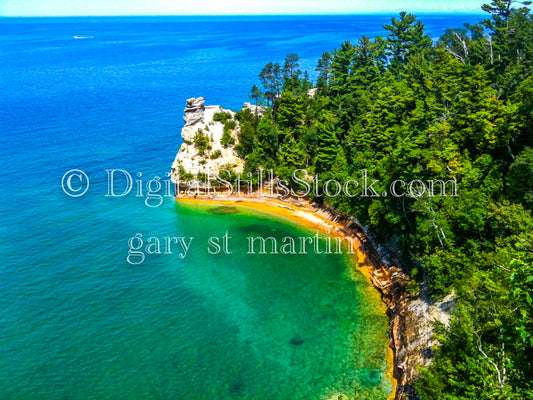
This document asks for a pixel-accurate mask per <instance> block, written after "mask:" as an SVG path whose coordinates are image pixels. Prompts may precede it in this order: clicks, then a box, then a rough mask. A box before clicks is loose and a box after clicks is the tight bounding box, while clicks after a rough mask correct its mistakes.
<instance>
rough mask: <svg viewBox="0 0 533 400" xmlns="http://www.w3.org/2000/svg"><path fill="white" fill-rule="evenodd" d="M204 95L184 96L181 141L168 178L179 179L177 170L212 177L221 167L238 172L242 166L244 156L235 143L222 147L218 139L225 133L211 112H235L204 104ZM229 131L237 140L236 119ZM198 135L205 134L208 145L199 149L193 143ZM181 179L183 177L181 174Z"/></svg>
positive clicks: (237, 128) (220, 122)
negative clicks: (237, 150) (233, 126)
mask: <svg viewBox="0 0 533 400" xmlns="http://www.w3.org/2000/svg"><path fill="white" fill-rule="evenodd" d="M204 103H205V100H204V98H203V97H198V98H191V99H188V100H187V106H186V108H185V115H184V117H183V119H184V120H185V126H184V127H183V129H182V130H181V137H182V138H183V144H182V145H181V147H180V149H179V152H178V154H177V155H176V159H175V160H174V162H173V163H172V175H171V180H172V181H173V182H174V183H176V182H178V176H179V174H180V172H181V173H182V174H183V173H184V172H185V173H187V174H191V175H194V176H197V175H198V173H203V174H207V173H209V174H210V176H212V177H215V176H217V175H218V173H219V171H220V170H221V169H228V168H231V169H233V171H235V172H237V173H240V172H242V170H243V166H244V160H243V159H241V158H240V157H239V156H238V155H237V153H236V152H235V145H231V144H230V145H228V146H227V147H224V146H223V145H222V143H221V140H222V136H223V134H224V123H223V122H222V121H215V120H214V119H213V117H214V115H215V114H217V113H222V112H225V113H229V114H230V115H231V117H232V118H234V117H235V113H234V112H233V111H231V110H224V109H223V108H222V107H220V106H205V105H204ZM235 123H236V126H235V128H234V129H233V130H232V131H231V133H230V134H231V137H232V138H233V140H234V141H235V144H238V133H239V131H240V126H239V122H238V121H235ZM197 135H204V136H205V137H207V140H208V144H207V149H204V150H203V151H202V149H199V146H198V144H197V143H195V137H198V136H197ZM180 180H183V177H181V178H180Z"/></svg>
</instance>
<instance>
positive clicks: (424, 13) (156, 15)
mask: <svg viewBox="0 0 533 400" xmlns="http://www.w3.org/2000/svg"><path fill="white" fill-rule="evenodd" d="M403 11H405V12H407V13H409V14H413V15H415V16H416V15H417V14H420V15H480V16H484V15H485V13H484V12H483V11H480V12H472V11H454V12H450V11H422V10H420V11H407V10H402V11H380V12H357V13H307V14H302V13H289V14H229V13H228V14H87V15H85V14H72V15H0V19H2V18H6V19H7V18H131V17H313V16H315V17H319V16H332V17H334V16H357V15H384V16H387V15H397V14H399V13H400V12H403Z"/></svg>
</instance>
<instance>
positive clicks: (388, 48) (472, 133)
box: [236, 0, 533, 400]
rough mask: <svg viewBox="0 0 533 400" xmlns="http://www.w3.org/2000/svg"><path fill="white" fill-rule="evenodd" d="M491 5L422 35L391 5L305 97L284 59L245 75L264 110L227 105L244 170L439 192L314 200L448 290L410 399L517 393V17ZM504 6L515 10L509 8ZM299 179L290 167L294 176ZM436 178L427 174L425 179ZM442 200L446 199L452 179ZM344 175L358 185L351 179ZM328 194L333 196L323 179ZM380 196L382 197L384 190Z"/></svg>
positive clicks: (527, 295)
mask: <svg viewBox="0 0 533 400" xmlns="http://www.w3.org/2000/svg"><path fill="white" fill-rule="evenodd" d="M526 5H527V4H525V3H515V2H512V1H507V0H495V1H492V2H491V3H490V4H488V5H484V6H483V10H485V11H486V12H487V13H488V18H487V19H486V20H484V21H482V22H480V23H479V24H477V25H465V26H464V27H463V28H461V29H457V28H455V29H449V30H447V31H446V33H445V34H444V35H443V36H442V37H441V38H440V40H439V41H438V43H436V45H433V44H432V41H431V39H430V38H429V36H427V35H426V34H425V32H424V26H423V24H422V23H421V22H420V21H417V20H416V18H415V17H414V16H413V15H411V14H408V13H406V12H402V13H400V16H399V18H393V19H392V21H391V23H390V24H387V25H385V26H384V28H385V29H386V30H387V36H386V37H385V38H383V37H380V36H378V37H376V38H374V39H370V38H368V37H364V36H363V37H362V38H360V39H359V40H358V41H357V42H353V43H352V42H350V41H346V42H344V43H342V44H341V45H340V47H339V48H338V49H336V50H334V51H332V52H327V53H324V54H323V55H322V57H321V59H320V60H319V61H318V65H317V69H316V70H317V72H318V79H317V82H316V88H317V91H316V94H315V95H314V96H313V97H309V96H308V95H307V89H308V88H309V87H310V86H309V85H310V82H309V80H308V79H307V78H306V75H305V73H303V74H302V72H301V71H300V70H299V68H300V67H299V60H298V56H297V55H296V54H289V55H288V56H287V58H286V59H285V62H284V63H283V64H282V65H283V67H281V66H280V64H279V63H277V62H271V63H269V64H267V65H266V66H265V68H264V69H263V70H262V71H261V74H260V81H261V83H262V85H263V88H264V89H265V93H261V91H260V90H259V89H258V88H257V87H256V88H255V89H254V90H253V91H252V94H253V96H254V97H253V101H255V102H259V101H261V100H263V99H264V100H266V102H267V104H268V105H269V106H270V107H268V108H267V109H266V110H265V116H264V117H263V118H262V119H260V120H259V118H258V117H257V116H254V115H253V114H252V113H251V112H250V111H249V110H248V111H241V112H240V113H238V114H237V117H236V118H237V119H238V120H239V122H240V126H241V130H240V133H239V145H238V146H236V151H237V152H238V154H239V155H240V156H241V157H244V158H245V161H246V163H245V170H246V171H255V170H256V169H257V168H260V167H261V168H264V169H273V170H274V171H275V174H276V175H277V176H278V177H279V178H283V179H288V178H289V177H290V175H291V173H292V172H293V171H294V170H296V169H305V170H306V171H307V173H308V174H309V175H311V176H314V175H315V174H316V175H318V179H319V181H320V182H322V183H323V182H327V181H328V180H334V181H337V182H339V183H340V184H341V185H344V184H346V183H347V182H351V184H352V189H353V191H354V192H358V193H360V191H361V187H362V186H363V183H364V179H365V178H364V177H363V176H362V175H361V171H362V170H365V171H366V173H367V176H368V179H369V180H374V179H375V180H377V181H378V182H377V183H376V185H375V186H374V188H375V189H376V192H377V193H378V194H381V193H383V192H385V191H387V190H389V188H390V185H391V184H392V183H393V182H397V181H398V180H401V181H404V182H410V181H413V180H420V181H422V182H433V183H434V184H436V185H437V190H438V189H439V188H443V187H445V188H446V194H447V195H446V196H439V195H438V194H437V195H434V196H430V195H428V193H425V194H423V195H419V196H415V195H413V194H405V195H402V196H398V197H394V196H390V195H388V196H378V197H363V196H360V195H359V196H357V195H356V196H355V197H350V196H346V195H344V194H342V193H341V194H339V195H338V196H337V195H332V193H329V195H328V194H327V193H322V194H320V195H319V196H317V197H316V198H315V199H314V200H316V201H318V202H325V203H328V204H329V205H331V206H333V207H335V208H337V209H338V210H340V211H341V212H343V213H345V214H349V215H351V216H353V217H355V218H357V219H358V220H359V221H360V222H361V223H363V224H365V225H366V226H368V227H369V228H370V229H371V230H372V231H373V232H374V233H375V234H377V236H378V237H379V238H382V239H389V238H390V237H391V236H392V235H394V236H395V237H398V238H399V244H398V246H399V249H400V250H399V251H400V252H401V256H402V258H403V260H404V261H405V263H406V265H407V267H408V268H407V269H409V270H410V271H411V274H412V278H413V280H412V282H413V283H412V284H411V286H410V288H409V290H410V293H412V294H415V293H417V286H416V284H417V282H418V283H420V282H422V283H423V284H424V285H425V286H427V287H428V288H429V290H430V292H431V294H432V295H433V296H435V297H443V296H445V295H448V294H450V293H451V292H453V293H455V304H456V307H455V311H454V315H453V319H452V322H451V325H450V326H449V327H447V328H445V327H444V326H441V327H440V328H439V329H438V338H437V339H438V340H439V341H440V343H441V344H442V346H441V347H439V348H438V349H437V350H436V356H435V361H434V363H433V365H432V366H431V367H429V368H428V369H426V370H425V371H424V372H423V375H422V379H421V380H420V381H419V382H418V383H417V384H416V387H417V390H418V392H419V394H420V397H421V398H422V399H439V400H440V399H473V398H475V399H480V400H481V399H513V400H514V399H533V392H532V391H533V387H532V386H533V385H532V382H531V376H533V348H532V344H533V343H532V342H533V336H532V335H533V319H532V318H533V311H532V302H533V301H532V300H531V299H532V298H533V293H532V291H533V287H532V285H533V274H532V269H531V265H532V264H533V263H532V251H533V250H532V249H533V234H532V232H533V217H532V215H531V209H532V206H533V186H532V185H533V150H532V147H533V18H532V16H531V14H530V13H529V10H528V8H527V7H525V6H526ZM518 7H519V8H518ZM302 175H303V174H302ZM439 182H440V183H439ZM450 182H452V183H453V185H454V186H453V187H455V188H456V189H457V196H456V197H452V196H451V194H452V187H451V186H450ZM356 184H357V185H358V186H357V188H358V190H357V189H355V187H356ZM330 189H331V190H332V191H335V190H334V186H333V185H331V186H330ZM389 193H390V192H389Z"/></svg>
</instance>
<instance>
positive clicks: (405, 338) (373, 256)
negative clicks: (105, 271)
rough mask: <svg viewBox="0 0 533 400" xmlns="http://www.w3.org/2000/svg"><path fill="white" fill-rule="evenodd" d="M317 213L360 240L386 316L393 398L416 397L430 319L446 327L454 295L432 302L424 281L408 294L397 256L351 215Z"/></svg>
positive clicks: (428, 348)
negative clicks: (391, 366) (393, 390)
mask: <svg viewBox="0 0 533 400" xmlns="http://www.w3.org/2000/svg"><path fill="white" fill-rule="evenodd" d="M321 212H322V213H324V214H325V215H327V216H328V218H329V219H330V220H332V221H336V222H337V223H340V224H341V225H342V226H343V229H344V230H345V232H343V233H344V234H346V235H350V236H352V237H356V238H358V239H359V242H360V243H361V251H362V253H363V254H364V256H365V264H366V265H367V266H369V267H370V271H369V272H370V279H371V281H372V285H373V286H374V287H375V288H376V289H377V290H378V291H379V292H380V293H381V297H382V299H383V301H384V303H385V304H386V305H387V315H388V317H389V338H390V347H391V348H392V350H393V354H394V371H393V376H394V378H395V379H396V381H397V388H396V393H395V399H396V400H414V399H419V397H418V395H417V394H416V391H415V389H414V386H413V385H414V382H415V381H416V380H417V379H418V378H419V377H420V368H424V367H427V366H429V365H430V364H431V363H432V361H433V357H434V346H437V345H438V342H437V341H436V340H435V339H434V338H433V330H434V322H441V323H443V324H444V325H446V326H448V324H449V322H450V312H451V310H452V308H453V304H454V295H453V293H452V294H451V295H448V296H447V297H445V298H444V299H442V300H441V301H436V300H434V299H432V298H431V297H430V296H428V295H427V293H426V290H425V284H424V283H423V284H421V285H420V286H419V290H418V292H417V293H416V294H409V293H408V291H407V285H408V283H409V282H410V278H409V276H408V275H407V273H406V271H405V270H404V268H402V263H401V261H400V259H399V257H398V256H397V255H396V254H394V253H393V252H392V251H390V250H389V249H386V248H385V247H383V246H381V245H379V244H378V243H377V242H376V241H375V240H374V239H373V238H372V236H371V233H369V232H368V230H366V229H365V228H364V227H362V226H361V225H360V224H359V223H357V221H355V220H353V219H352V218H351V217H348V216H344V215H341V214H339V213H337V212H336V211H334V210H332V209H330V208H327V207H322V208H321Z"/></svg>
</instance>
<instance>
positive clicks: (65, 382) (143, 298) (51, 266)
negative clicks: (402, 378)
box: [0, 15, 480, 399]
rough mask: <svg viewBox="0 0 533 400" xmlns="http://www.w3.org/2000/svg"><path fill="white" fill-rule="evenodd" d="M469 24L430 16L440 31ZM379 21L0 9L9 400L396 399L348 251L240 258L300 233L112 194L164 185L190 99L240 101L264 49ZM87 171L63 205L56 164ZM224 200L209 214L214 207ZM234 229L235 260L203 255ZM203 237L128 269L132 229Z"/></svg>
mask: <svg viewBox="0 0 533 400" xmlns="http://www.w3.org/2000/svg"><path fill="white" fill-rule="evenodd" d="M479 19H480V17H479V16H466V15H454V16H449V15H448V16H438V15H425V16H422V20H423V21H424V22H425V23H426V27H427V30H428V31H429V32H430V33H431V34H432V36H433V37H434V38H436V37H438V35H439V34H442V33H443V32H444V29H445V28H446V27H458V26H460V25H461V24H462V23H463V22H470V23H473V22H476V21H478V20H479ZM389 20H390V17H388V16H328V17H319V16H313V17H158V18H155V17H135V18H61V19H53V18H47V19H5V18H3V19H0V59H1V60H2V62H1V63H0V88H2V90H1V96H0V154H1V158H0V168H1V171H2V174H1V178H0V179H1V183H2V191H3V193H2V196H0V205H1V220H0V221H1V224H0V232H1V235H0V238H1V245H2V249H3V257H2V262H1V263H0V271H1V275H0V294H1V295H0V337H1V338H2V340H1V341H0V398H1V399H36V398H39V399H171V398H173V399H174V398H175V399H178V398H179V399H213V398H217V399H252V398H253V399H287V398H292V399H325V398H328V397H331V396H334V395H336V394H338V393H345V394H353V390H354V388H355V387H360V388H361V389H362V390H363V391H368V392H371V393H373V396H375V397H373V398H380V397H385V396H386V394H388V393H390V390H391V388H392V387H391V382H390V381H388V380H387V377H386V373H385V372H386V364H385V357H386V352H387V347H386V343H387V331H386V327H387V318H386V316H385V315H384V314H383V307H382V306H381V305H380V304H379V299H378V301H376V296H375V293H373V292H372V289H369V288H368V283H367V282H366V281H365V279H364V278H363V277H362V276H359V275H358V274H354V273H353V272H352V271H351V270H350V268H349V264H350V262H349V260H347V259H345V258H343V257H341V256H335V257H332V256H329V257H325V256H312V255H308V256H298V257H296V256H293V257H279V256H278V257H276V256H263V257H258V256H256V257H250V256H246V255H244V254H243V253H245V240H244V239H245V238H246V237H247V235H250V234H264V233H268V234H269V235H273V236H275V237H283V236H286V235H293V236H297V235H303V234H310V232H308V231H307V229H306V228H304V227H299V226H297V225H294V224H293V223H291V222H290V221H285V220H283V219H281V218H278V217H274V216H268V215H265V214H261V213H259V212H253V211H250V210H246V209H238V210H236V213H235V214H224V213H222V214H220V213H217V212H212V208H211V212H210V208H209V207H207V208H206V207H196V208H191V207H184V206H180V205H177V204H175V202H174V201H173V200H172V199H171V198H165V201H164V203H163V205H161V206H160V207H156V208H150V207H147V206H146V205H145V204H144V200H145V199H143V198H140V197H135V196H134V194H133V193H132V194H131V195H128V196H125V197H122V198H107V197H105V194H106V177H107V175H106V172H105V170H106V169H114V168H117V169H118V168H120V169H123V170H127V171H129V172H130V173H131V174H132V176H133V178H134V179H138V180H146V179H150V178H153V177H154V176H156V175H157V176H160V177H162V178H164V177H165V174H166V173H167V172H168V171H169V170H170V164H171V163H172V161H173V159H174V156H175V154H176V152H177V150H178V148H179V145H180V143H181V138H180V137H179V132H180V129H181V127H182V125H183V120H182V116H183V108H184V106H185V100H186V99H187V98H189V97H198V96H203V97H205V98H206V103H207V104H221V105H223V106H224V107H226V108H233V109H239V108H240V107H241V106H242V103H243V102H244V101H248V97H247V96H248V94H249V90H250V87H251V86H252V85H253V84H257V83H258V79H257V75H258V73H259V72H260V70H261V68H262V67H263V66H264V65H265V64H266V63H267V62H269V61H280V62H281V61H283V59H284V57H285V55H286V54H288V53H293V52H296V53H298V54H299V56H300V59H301V61H300V64H301V67H302V68H303V69H307V70H309V73H310V76H311V77H314V76H315V72H314V68H315V65H316V61H317V59H318V58H319V57H320V56H321V55H322V53H323V52H325V51H332V50H333V49H334V48H336V47H339V46H340V43H341V42H342V41H344V40H347V39H350V40H352V41H356V40H357V38H358V37H360V36H361V35H363V34H366V35H368V36H375V35H378V34H382V35H383V34H385V32H384V30H383V29H382V27H381V26H382V25H383V24H385V23H387V22H388V21H389ZM73 168H77V169H81V170H83V171H84V172H85V173H86V174H87V175H88V177H89V178H90V187H89V190H88V192H87V193H86V194H85V195H84V196H83V197H79V198H72V197H68V196H67V195H65V194H64V192H63V190H62V187H61V179H62V176H63V174H64V173H65V172H66V171H68V170H70V169H73ZM215 211H216V209H215ZM226 231H228V232H230V234H231V235H232V236H233V240H234V252H233V254H232V255H223V256H221V255H217V256H210V255H209V254H207V252H206V246H205V243H206V241H207V238H208V237H209V236H213V235H218V236H222V235H223V234H224V233H225V232H226ZM136 233H141V234H143V237H144V238H145V239H146V238H148V237H150V236H155V237H159V238H162V237H165V236H186V237H194V240H193V242H192V244H191V248H190V251H189V252H188V254H187V256H186V257H185V258H184V259H180V258H179V257H178V254H177V253H176V252H175V253H174V254H171V255H170V254H166V255H160V256H158V255H149V256H147V257H146V259H145V261H144V262H143V263H142V264H139V265H130V264H128V262H127V261H126V257H127V254H128V239H129V238H131V237H132V236H133V235H135V234H136Z"/></svg>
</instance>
